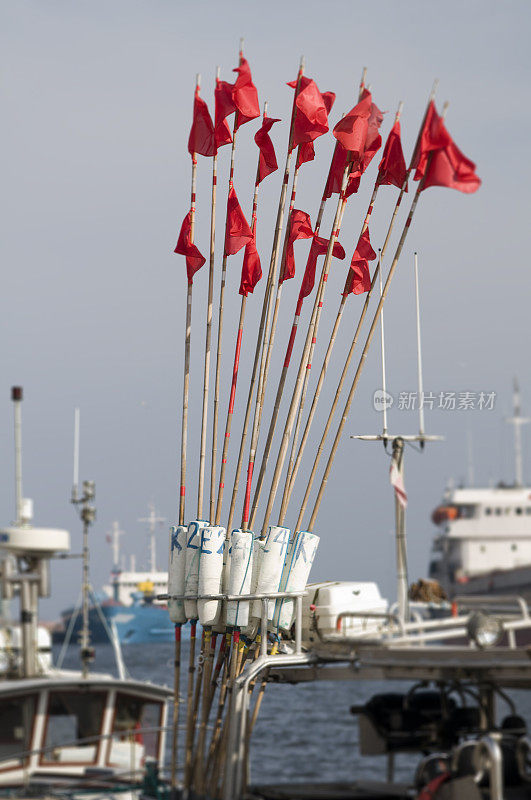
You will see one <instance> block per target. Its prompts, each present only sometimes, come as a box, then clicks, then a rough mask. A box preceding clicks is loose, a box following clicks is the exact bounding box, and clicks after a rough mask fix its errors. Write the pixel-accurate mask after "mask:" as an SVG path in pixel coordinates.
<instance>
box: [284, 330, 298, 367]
mask: <svg viewBox="0 0 531 800" xmlns="http://www.w3.org/2000/svg"><path fill="white" fill-rule="evenodd" d="M296 334H297V325H296V324H295V323H294V324H293V325H292V326H291V333H290V336H289V342H288V349H287V350H286V358H285V359H284V368H285V369H287V368H288V367H289V362H290V359H291V354H292V352H293V345H294V343H295V336H296Z"/></svg>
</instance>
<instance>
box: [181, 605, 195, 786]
mask: <svg viewBox="0 0 531 800" xmlns="http://www.w3.org/2000/svg"><path fill="white" fill-rule="evenodd" d="M196 631H197V621H196V620H191V621H190V659H189V667H188V691H187V703H188V705H187V709H186V750H185V762H184V776H185V784H186V785H189V780H190V770H191V766H192V747H193V736H194V729H193V725H192V721H193V720H192V717H193V699H194V672H195V644H196Z"/></svg>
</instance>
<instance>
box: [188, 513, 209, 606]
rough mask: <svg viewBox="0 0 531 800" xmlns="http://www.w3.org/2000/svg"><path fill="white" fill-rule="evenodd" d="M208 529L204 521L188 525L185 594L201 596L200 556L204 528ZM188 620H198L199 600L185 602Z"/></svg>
mask: <svg viewBox="0 0 531 800" xmlns="http://www.w3.org/2000/svg"><path fill="white" fill-rule="evenodd" d="M207 527H208V522H207V521H206V520H204V519H194V520H193V521H192V522H191V523H190V524H189V525H188V532H187V535H186V564H185V574H184V593H185V594H193V595H197V594H199V556H200V553H201V535H202V532H203V528H207ZM184 611H185V614H186V619H198V615H199V612H198V608H197V600H185V601H184Z"/></svg>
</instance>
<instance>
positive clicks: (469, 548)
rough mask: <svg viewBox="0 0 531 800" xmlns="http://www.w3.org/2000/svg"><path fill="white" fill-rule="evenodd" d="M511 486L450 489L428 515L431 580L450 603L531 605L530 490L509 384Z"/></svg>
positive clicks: (516, 403)
mask: <svg viewBox="0 0 531 800" xmlns="http://www.w3.org/2000/svg"><path fill="white" fill-rule="evenodd" d="M507 421H508V422H509V423H510V424H512V425H513V426H514V451H515V478H514V482H513V483H512V484H507V483H503V482H500V483H498V485H497V486H490V487H479V486H473V485H469V486H460V487H453V488H449V489H448V490H447V491H446V493H445V495H444V498H443V502H442V503H441V505H440V506H438V507H437V508H436V509H435V510H434V512H433V514H432V521H433V523H434V524H435V525H436V526H437V528H438V533H437V535H436V536H435V537H434V540H433V545H432V556H431V560H430V567H429V574H430V577H431V578H432V579H434V580H436V581H438V582H439V583H440V584H441V585H442V586H443V588H444V589H445V590H446V592H447V594H448V595H449V596H451V597H456V596H468V595H476V594H481V595H485V594H489V595H490V594H493V595H507V594H512V595H514V594H517V595H520V596H521V597H523V598H525V600H526V601H527V602H529V601H530V600H531V486H526V485H525V483H524V478H523V461H522V441H521V429H522V426H523V425H525V424H526V423H528V422H529V419H528V418H527V417H524V416H522V413H521V403H520V391H519V387H518V383H517V382H516V381H515V383H514V392H513V415H512V417H511V418H510V419H508V420H507Z"/></svg>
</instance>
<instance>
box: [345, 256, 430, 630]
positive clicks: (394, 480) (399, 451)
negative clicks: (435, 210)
mask: <svg viewBox="0 0 531 800" xmlns="http://www.w3.org/2000/svg"><path fill="white" fill-rule="evenodd" d="M380 275H381V273H380ZM380 279H381V278H380ZM380 285H381V284H380ZM415 290H416V292H415V293H416V306H417V353H418V381H419V395H420V397H421V398H422V358H421V348H420V314H419V284H418V262H417V254H416V253H415ZM380 315H381V311H380ZM383 338H384V337H383V325H382V343H383ZM383 364H384V350H383V346H382V365H383ZM384 380H385V378H384ZM384 386H385V384H384ZM419 407H420V403H419ZM419 428H420V430H419V432H418V433H417V434H413V435H405V434H402V433H399V434H390V433H388V431H387V426H386V419H385V417H384V433H383V434H378V435H376V436H374V435H363V436H359V435H358V436H351V437H350V438H351V439H361V440H362V441H365V442H383V444H384V447H385V448H386V449H387V442H388V441H391V442H392V454H391V458H392V460H391V471H390V479H391V484H392V486H393V488H394V491H395V537H396V578H397V600H398V616H399V619H400V621H401V622H407V621H408V619H409V604H408V574H407V549H406V522H405V519H406V514H405V510H406V505H407V496H406V492H405V489H404V445H405V444H406V443H411V444H413V443H415V442H418V443H419V444H420V447H421V449H423V448H424V445H425V443H426V442H440V441H442V439H443V437H442V436H431V435H430V436H427V435H426V433H425V431H424V416H423V414H422V409H421V413H420V420H419Z"/></svg>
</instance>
